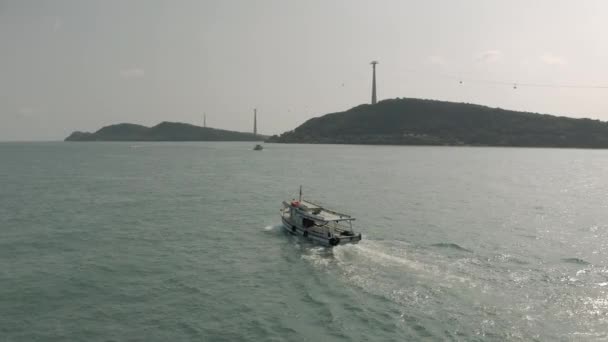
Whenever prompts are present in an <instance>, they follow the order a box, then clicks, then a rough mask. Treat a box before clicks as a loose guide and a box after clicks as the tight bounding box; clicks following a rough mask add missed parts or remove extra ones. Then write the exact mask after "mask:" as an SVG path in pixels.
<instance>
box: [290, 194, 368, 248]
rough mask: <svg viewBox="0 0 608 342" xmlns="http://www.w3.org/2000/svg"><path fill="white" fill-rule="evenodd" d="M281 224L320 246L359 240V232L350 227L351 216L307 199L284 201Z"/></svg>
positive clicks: (291, 232)
mask: <svg viewBox="0 0 608 342" xmlns="http://www.w3.org/2000/svg"><path fill="white" fill-rule="evenodd" d="M281 220H282V221H283V228H284V229H285V230H286V231H287V232H289V233H290V234H293V235H299V236H303V237H304V238H306V239H309V240H311V241H313V242H316V243H319V244H321V245H323V246H331V247H333V246H337V245H343V244H349V243H357V242H359V241H361V233H358V234H357V233H355V232H354V231H353V225H352V222H353V221H354V220H355V218H354V217H352V216H349V215H346V214H342V213H339V212H336V211H333V210H329V209H327V208H324V207H322V206H321V205H318V204H315V203H313V202H311V201H308V200H302V187H300V197H299V200H295V199H294V200H291V201H283V208H281Z"/></svg>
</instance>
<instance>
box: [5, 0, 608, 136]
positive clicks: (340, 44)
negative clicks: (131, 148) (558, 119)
mask: <svg viewBox="0 0 608 342" xmlns="http://www.w3.org/2000/svg"><path fill="white" fill-rule="evenodd" d="M607 18H608V1H604V0H597V1H557V0H545V1H539V0H536V1H530V0H521V1H513V0H509V1H491V0H477V1H472V0H471V1H466V0H462V1H454V0H446V1H428V0H425V1H422V0H420V1H406V0H395V1H383V0H377V1H371V0H370V1H363V0H343V1H333V0H302V1H290V0H276V1H274V0H255V1H254V0H242V1H236V0H234V1H231V0H218V1H204V0H193V1H180V0H175V1H154V0H146V1H133V0H130V1H126V0H125V1H123V0H115V1H112V0H108V1H106V0H104V1H102V0H99V1H86V0H72V1H65V0H53V1H45V0H40V1H29V0H0V47H1V52H0V140H58V139H63V138H64V137H65V136H67V135H68V134H69V133H70V132H71V131H74V130H83V131H94V130H97V129H99V128H100V127H102V126H104V125H108V124H113V123H120V122H132V123H139V124H144V125H154V124H157V123H159V122H161V121H181V122H189V123H194V124H199V125H202V118H203V113H207V125H208V126H212V127H217V128H224V129H231V130H239V131H249V130H251V127H252V110H253V108H254V107H257V108H258V117H259V125H258V128H259V130H260V132H261V133H265V134H275V133H281V132H283V131H286V130H290V129H293V128H294V127H296V126H297V125H299V124H301V123H303V122H304V121H305V120H307V119H308V118H311V117H314V116H318V115H322V114H325V113H329V112H334V111H341V110H345V109H348V108H350V107H353V106H355V105H358V104H361V103H365V102H369V101H370V88H371V66H370V65H369V62H370V61H372V60H374V59H377V60H379V61H380V64H379V65H378V69H377V71H378V99H379V100H380V99H386V98H394V97H418V98H429V99H439V100H449V101H457V102H471V103H478V104H483V105H488V106H493V107H502V108H508V109H515V110H525V111H533V112H542V113H550V114H559V115H567V116H573V117H592V118H599V119H602V120H608V89H601V88H565V87H532V86H525V84H548V85H579V86H594V85H595V86H608V40H607V38H606V35H607V34H608V20H607ZM459 79H462V80H463V84H460V83H459ZM478 80H488V81H492V82H504V83H505V84H494V83H489V82H478ZM511 83H518V84H521V85H520V86H518V89H513V86H512V85H511Z"/></svg>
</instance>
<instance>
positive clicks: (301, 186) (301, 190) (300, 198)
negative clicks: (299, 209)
mask: <svg viewBox="0 0 608 342" xmlns="http://www.w3.org/2000/svg"><path fill="white" fill-rule="evenodd" d="M299 202H302V186H301V185H300V200H299Z"/></svg>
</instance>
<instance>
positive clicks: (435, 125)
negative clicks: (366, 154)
mask: <svg viewBox="0 0 608 342" xmlns="http://www.w3.org/2000/svg"><path fill="white" fill-rule="evenodd" d="M267 141H268V142H276V143H321V144H388V145H470V146H519V147H579V148H608V123H606V122H602V121H599V120H591V119H574V118H568V117H558V116H552V115H546V114H537V113H527V112H517V111H511V110H505V109H501V108H490V107H485V106H480V105H474V104H467V103H454V102H444V101H434V100H422V99H409V98H402V99H399V98H398V99H390V100H384V101H380V102H378V103H376V104H372V105H369V104H364V105H360V106H357V107H354V108H351V109H349V110H347V111H344V112H338V113H331V114H326V115H323V116H321V117H317V118H313V119H310V120H308V121H306V122H305V123H303V124H302V125H300V126H299V127H297V128H296V129H294V130H293V131H289V132H285V133H283V134H281V135H280V136H277V135H274V136H272V137H270V138H269V139H268V140H267Z"/></svg>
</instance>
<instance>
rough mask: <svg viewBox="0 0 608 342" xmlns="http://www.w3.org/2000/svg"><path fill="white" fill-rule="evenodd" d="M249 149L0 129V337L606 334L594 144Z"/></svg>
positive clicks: (606, 266) (603, 160) (603, 189)
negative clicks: (299, 228) (44, 137)
mask: <svg viewBox="0 0 608 342" xmlns="http://www.w3.org/2000/svg"><path fill="white" fill-rule="evenodd" d="M254 144H255V143H248V142H184V143H172V142H167V143H164V142H150V143H140V142H107V143H106V142H104V143H101V142H90V143H89V142H77V143H68V142H44V143H39V142H32V143H0V341H506V340H508V341H596V340H608V151H605V150H582V149H536V148H490V147H412V146H356V145H287V144H285V145H284V144H265V145H264V150H263V151H253V150H252V148H253V146H254ZM300 185H302V187H303V197H304V198H305V199H309V200H315V201H317V202H320V203H321V204H324V205H326V206H328V207H330V208H332V209H335V210H338V211H343V212H345V213H348V214H351V215H353V216H355V217H356V218H357V220H356V221H355V223H354V226H355V229H356V230H357V231H360V232H361V233H362V234H363V240H362V241H361V243H359V244H357V245H344V246H337V247H335V248H333V249H330V248H323V247H319V246H316V245H314V244H311V243H310V242H308V241H306V240H303V239H302V238H298V237H295V236H291V235H289V234H286V233H285V232H283V230H282V228H281V225H280V223H281V221H280V218H279V209H280V207H281V203H282V201H283V200H290V199H292V198H297V196H298V189H299V187H300Z"/></svg>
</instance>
